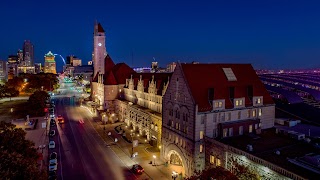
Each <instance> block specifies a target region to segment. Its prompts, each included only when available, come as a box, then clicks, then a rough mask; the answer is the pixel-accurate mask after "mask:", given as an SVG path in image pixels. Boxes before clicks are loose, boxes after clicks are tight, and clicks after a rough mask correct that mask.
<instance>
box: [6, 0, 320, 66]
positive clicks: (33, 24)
mask: <svg viewBox="0 0 320 180" xmlns="http://www.w3.org/2000/svg"><path fill="white" fill-rule="evenodd" d="M319 9H320V1H318V2H317V1H303V0H301V1H296V0H268V1H266V0H252V1H245V0H243V1H242V0H234V1H231V0H211V1H209V0H207V1H201V0H198V1H196V0H193V1H189V0H184V1H174V0H171V1H166V0H161V1H156V0H148V1H147V0H82V1H81V0H80V1H79V0H77V1H75V0H54V1H53V0H1V1H0V37H1V38H0V59H3V60H6V59H7V56H8V55H9V54H14V53H16V51H17V49H19V48H22V44H23V41H24V40H26V39H29V40H31V42H32V43H33V44H34V46H35V57H36V60H35V61H36V62H43V61H44V60H43V59H44V58H43V56H44V54H45V53H46V52H48V51H49V50H51V51H53V52H54V53H58V54H61V55H63V56H64V57H65V56H67V55H69V54H74V55H76V56H78V57H79V58H81V59H83V61H84V62H85V63H86V62H87V61H88V60H90V59H91V53H92V49H93V47H92V45H93V37H92V33H93V25H94V21H95V19H97V20H98V21H99V22H101V24H102V25H103V27H104V29H105V30H106V36H107V42H106V44H107V51H108V53H109V54H110V55H111V57H112V58H113V60H114V61H115V62H116V63H118V62H126V63H127V64H128V65H130V66H132V65H133V66H150V64H151V61H152V60H153V57H155V58H156V60H157V61H158V62H159V63H160V66H166V64H167V63H169V62H172V61H180V62H190V61H200V62H206V63H207V62H214V63H216V62H227V63H228V62H232V63H252V64H253V65H254V67H255V68H313V67H314V68H316V67H319V66H320V10H319ZM57 60H58V61H59V62H58V66H59V69H60V70H61V67H62V62H61V61H60V59H58V58H57Z"/></svg>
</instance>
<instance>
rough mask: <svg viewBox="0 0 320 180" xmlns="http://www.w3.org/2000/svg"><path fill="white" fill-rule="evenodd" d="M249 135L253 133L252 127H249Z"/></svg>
mask: <svg viewBox="0 0 320 180" xmlns="http://www.w3.org/2000/svg"><path fill="white" fill-rule="evenodd" d="M249 133H252V125H250V126H249Z"/></svg>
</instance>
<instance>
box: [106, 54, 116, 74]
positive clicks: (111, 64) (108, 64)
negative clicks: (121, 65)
mask: <svg viewBox="0 0 320 180" xmlns="http://www.w3.org/2000/svg"><path fill="white" fill-rule="evenodd" d="M114 66H115V64H114V62H113V60H112V59H111V57H110V55H109V54H107V56H106V57H105V58H104V72H105V73H106V72H109V71H111V69H112V68H113V67H114Z"/></svg>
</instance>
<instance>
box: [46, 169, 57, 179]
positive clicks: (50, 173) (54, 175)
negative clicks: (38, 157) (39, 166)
mask: <svg viewBox="0 0 320 180" xmlns="http://www.w3.org/2000/svg"><path fill="white" fill-rule="evenodd" d="M48 175H49V176H48V179H49V180H56V179H57V173H56V171H49V173H48Z"/></svg>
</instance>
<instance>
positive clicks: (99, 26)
mask: <svg viewBox="0 0 320 180" xmlns="http://www.w3.org/2000/svg"><path fill="white" fill-rule="evenodd" d="M98 32H103V33H104V32H105V31H104V29H103V27H102V26H101V24H100V23H98Z"/></svg>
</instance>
